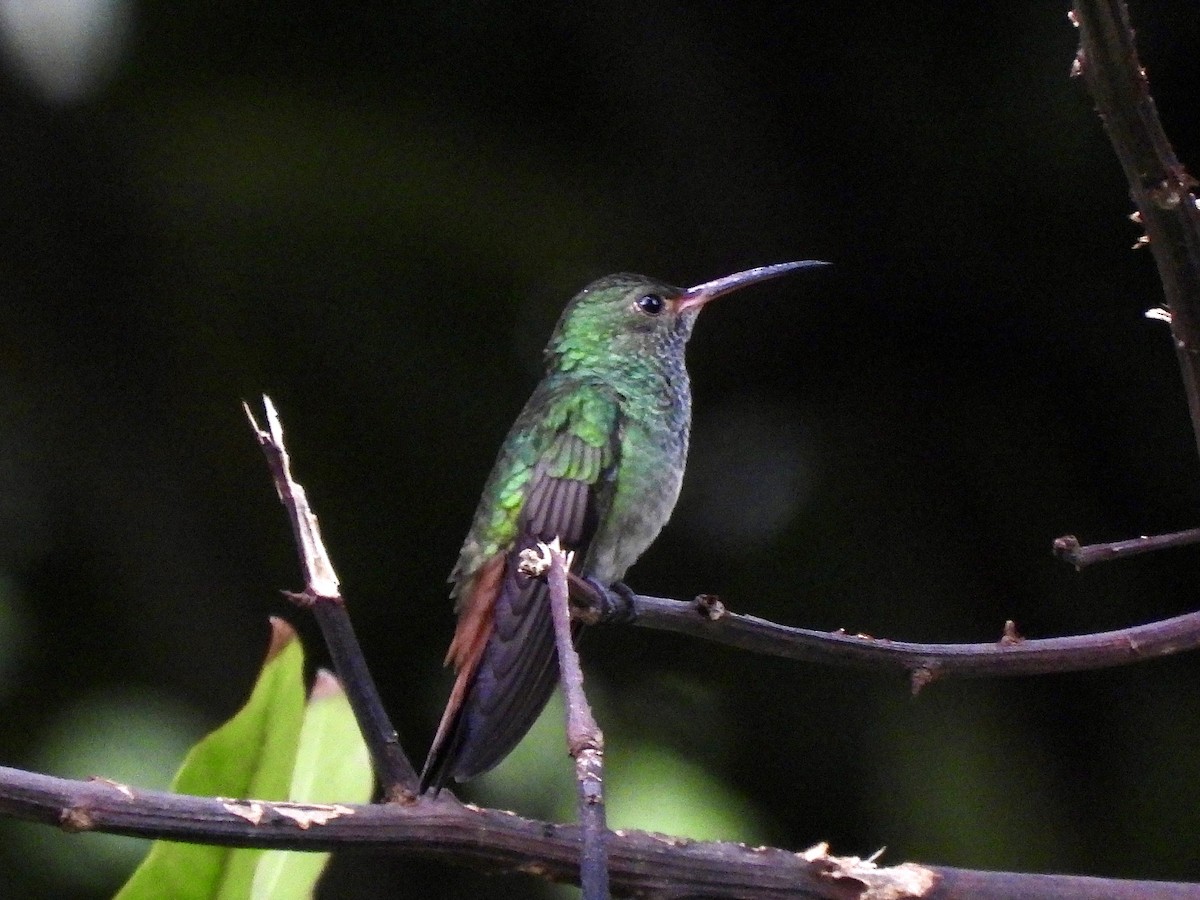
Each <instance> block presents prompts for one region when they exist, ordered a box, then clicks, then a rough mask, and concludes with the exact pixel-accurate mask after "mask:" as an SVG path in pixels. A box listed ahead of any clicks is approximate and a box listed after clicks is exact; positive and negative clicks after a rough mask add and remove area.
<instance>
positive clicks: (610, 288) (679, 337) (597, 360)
mask: <svg viewBox="0 0 1200 900" xmlns="http://www.w3.org/2000/svg"><path fill="white" fill-rule="evenodd" d="M825 265H828V263H824V262H821V261H819V260H813V259H805V260H799V261H797V262H786V263H778V264H776V265H773V266H759V267H758V268H756V269H747V270H746V271H744V272H737V273H735V274H733V275H726V276H725V277H724V278H717V279H714V280H713V281H706V282H704V283H703V284H698V285H696V286H695V287H690V288H680V287H673V286H672V285H669V284H664V283H663V282H661V281H656V280H655V279H653V278H648V277H646V276H645V275H630V274H626V273H621V274H617V275H606V276H605V277H604V278H601V279H599V280H597V281H593V282H592V283H591V284H589V285H588V286H587V287H585V288H584V289H583V290H582V291H580V292H579V293H578V294H576V295H575V296H574V297H573V298H571V302H570V303H568V304H567V308H566V309H564V310H563V313H562V315H561V316H560V317H559V320H558V324H557V325H556V326H555V328H554V334H553V335H552V336H551V338H550V343H549V344H547V346H546V356H547V360H548V362H550V363H551V364H552V365H553V366H556V367H557V368H559V369H561V370H563V371H569V370H572V369H583V368H588V367H603V366H604V363H605V362H606V361H614V362H618V363H623V364H626V365H627V364H628V363H629V362H630V361H632V360H638V359H662V358H664V357H669V356H671V355H675V356H678V355H679V354H681V353H682V351H683V347H684V345H686V344H687V340H688V338H689V337H691V334H692V326H693V325H695V323H696V316H697V315H699V313H700V310H701V309H703V308H704V306H705V304H707V303H708V302H709V301H710V300H715V299H716V298H717V297H720V296H722V295H724V294H728V293H731V292H733V291H736V290H738V289H739V288H743V287H746V286H747V285H750V284H754V283H756V282H759V281H765V280H767V279H768V278H776V277H778V276H779V275H783V274H785V273H786V272H791V271H794V270H796V269H804V268H809V267H812V266H825Z"/></svg>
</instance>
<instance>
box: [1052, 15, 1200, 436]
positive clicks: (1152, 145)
mask: <svg viewBox="0 0 1200 900" xmlns="http://www.w3.org/2000/svg"><path fill="white" fill-rule="evenodd" d="M1074 6H1075V9H1074V13H1073V15H1072V20H1073V21H1074V22H1075V24H1076V25H1077V26H1078V28H1079V53H1078V55H1077V56H1076V58H1075V67H1074V68H1073V69H1072V72H1073V73H1075V74H1079V75H1081V76H1082V77H1083V80H1084V83H1085V84H1086V85H1087V88H1088V91H1089V92H1090V93H1091V95H1092V98H1093V99H1094V100H1095V102H1096V112H1098V113H1099V114H1100V118H1101V120H1102V121H1103V122H1104V128H1105V130H1106V131H1107V132H1108V137H1109V140H1110V141H1112V145H1113V150H1114V151H1115V152H1116V155H1117V159H1118V160H1120V163H1121V168H1122V169H1124V171H1125V178H1126V179H1127V180H1128V182H1129V189H1130V194H1131V195H1132V197H1133V201H1134V203H1135V204H1137V209H1138V214H1139V218H1140V219H1141V222H1142V224H1143V226H1145V229H1146V237H1147V238H1149V244H1150V251H1151V252H1152V253H1153V254H1154V262H1155V263H1156V264H1157V266H1158V275H1159V278H1160V279H1161V280H1162V285H1163V293H1164V295H1165V297H1166V302H1167V310H1168V312H1169V318H1170V322H1171V334H1172V336H1173V337H1174V344H1175V354H1176V356H1177V358H1178V360H1179V366H1180V371H1181V374H1182V376H1183V385H1184V389H1185V391H1186V392H1187V400H1188V411H1189V412H1190V413H1191V417H1192V430H1193V431H1194V432H1195V435H1196V445H1197V448H1198V449H1200V357H1198V356H1197V354H1198V353H1200V210H1198V209H1197V207H1196V195H1195V193H1194V191H1193V188H1194V187H1195V186H1196V180H1195V179H1194V178H1192V176H1191V175H1189V174H1188V173H1187V172H1186V171H1185V170H1184V168H1183V166H1182V165H1181V164H1180V162H1179V160H1178V159H1177V158H1176V156H1175V151H1174V150H1173V149H1172V147H1171V142H1170V141H1168V140H1167V136H1166V133H1165V132H1164V131H1163V128H1162V124H1161V123H1160V122H1159V119H1158V109H1157V108H1156V107H1155V105H1154V98H1153V97H1151V96H1150V88H1149V82H1148V81H1147V79H1146V72H1145V70H1144V69H1143V68H1142V65H1141V62H1140V61H1139V59H1138V54H1137V46H1136V44H1135V42H1134V35H1133V28H1132V27H1131V25H1130V22H1129V10H1128V8H1127V6H1126V4H1125V3H1124V2H1121V0H1076V3H1075V5H1074Z"/></svg>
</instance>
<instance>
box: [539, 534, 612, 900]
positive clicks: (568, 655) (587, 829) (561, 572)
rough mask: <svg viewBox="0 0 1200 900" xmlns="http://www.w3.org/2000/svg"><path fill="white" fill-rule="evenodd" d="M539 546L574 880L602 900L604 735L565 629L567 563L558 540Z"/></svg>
mask: <svg viewBox="0 0 1200 900" xmlns="http://www.w3.org/2000/svg"><path fill="white" fill-rule="evenodd" d="M541 549H543V551H544V552H545V553H547V554H548V555H549V558H550V568H549V571H548V572H547V573H546V581H547V585H548V587H549V589H550V590H549V593H550V612H551V614H552V615H553V617H554V639H555V643H556V644H557V646H558V670H559V676H560V680H561V681H562V686H563V696H564V698H565V701H566V708H567V746H568V748H569V750H570V753H571V758H572V759H574V760H575V781H576V784H577V785H578V788H579V827H580V831H581V836H582V840H583V849H582V855H581V857H580V861H579V882H580V885H581V887H582V888H583V900H607V898H608V896H609V889H608V850H607V846H608V828H607V826H606V825H605V821H604V736H603V735H602V734H601V733H600V727H599V726H598V725H597V724H596V719H595V717H594V716H593V715H592V708H591V706H590V705H589V704H588V701H587V695H586V694H585V693H584V691H583V669H582V668H581V667H580V665H579V654H578V653H577V652H576V650H575V641H574V639H573V637H572V634H571V608H570V602H569V600H568V594H569V591H568V588H567V569H568V564H567V561H566V558H565V555H564V553H563V551H562V547H561V546H560V545H559V542H558V539H557V538H555V539H554V542H553V543H552V544H550V545H549V546H546V545H542V547H541Z"/></svg>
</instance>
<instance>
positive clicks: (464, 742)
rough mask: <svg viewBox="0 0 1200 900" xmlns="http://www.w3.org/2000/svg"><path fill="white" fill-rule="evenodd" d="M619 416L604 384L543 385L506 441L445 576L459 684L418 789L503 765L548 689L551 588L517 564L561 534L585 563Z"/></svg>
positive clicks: (602, 504) (554, 664)
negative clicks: (453, 613)
mask: <svg viewBox="0 0 1200 900" xmlns="http://www.w3.org/2000/svg"><path fill="white" fill-rule="evenodd" d="M619 409H620V407H619V403H618V400H617V397H616V395H615V394H613V393H612V392H611V390H609V389H608V388H606V387H604V386H603V385H599V384H583V385H581V384H579V383H578V382H575V383H559V384H555V383H547V382H543V384H542V385H540V386H539V388H538V390H537V391H535V392H534V395H533V397H531V398H530V400H529V403H527V404H526V407H525V410H524V411H523V412H522V414H521V415H520V416H519V417H518V418H517V421H516V423H515V424H514V426H513V428H512V431H510V433H509V435H508V438H507V439H506V440H505V443H504V449H503V450H502V451H501V454H500V457H499V459H497V461H496V465H495V467H494V468H493V470H492V475H491V477H490V478H489V479H488V484H487V486H486V487H485V489H484V494H483V498H482V500H481V501H480V505H479V509H478V510H477V511H476V515H475V523H474V526H473V527H472V529H471V533H470V534H469V535H468V537H467V540H466V541H465V542H464V544H463V550H462V553H461V554H460V557H459V562H458V565H457V566H456V567H455V571H454V573H453V574H452V575H451V580H453V581H454V582H455V586H456V589H455V593H456V594H457V597H458V616H459V618H458V626H457V628H456V629H455V633H454V639H453V641H452V642H451V644H450V649H449V651H448V652H447V654H446V661H447V663H450V662H453V663H454V667H455V671H456V678H455V682H454V687H453V689H452V690H451V694H450V700H449V702H448V703H447V705H446V711H445V712H444V713H443V715H442V720H441V723H440V724H439V725H438V730H437V734H436V736H435V737H434V740H433V746H432V748H431V749H430V751H429V757H428V759H427V760H426V762H425V768H424V770H423V772H422V774H421V789H422V790H423V791H424V790H426V789H428V788H429V787H433V788H434V790H435V791H436V790H439V789H440V788H441V787H442V786H443V785H444V784H445V783H446V782H447V781H448V780H450V779H451V778H454V779H456V780H458V781H465V780H467V779H469V778H473V777H474V776H476V775H479V774H481V773H483V772H486V771H487V770H488V769H491V768H492V767H493V766H495V765H496V764H497V763H499V762H500V760H502V759H503V758H504V757H505V756H507V755H508V753H509V751H511V750H512V748H513V747H515V746H516V744H517V743H518V742H519V741H520V740H521V738H522V737H524V736H525V733H526V732H527V731H528V730H529V728H530V727H531V726H532V725H533V722H534V720H535V719H537V717H538V715H539V714H540V713H541V711H542V709H543V708H544V707H545V705H546V701H547V700H549V698H550V695H551V694H552V693H553V691H554V686H555V684H556V683H557V681H558V655H557V651H556V649H555V643H554V628H553V621H552V618H551V614H550V601H549V595H548V591H547V588H546V584H545V582H544V581H542V580H540V579H530V578H529V577H527V576H525V575H522V574H521V573H520V572H519V571H518V567H517V562H518V557H519V555H520V553H521V551H522V550H524V549H526V548H528V547H533V546H536V545H537V543H538V542H539V541H545V542H549V541H551V540H553V539H554V538H556V537H557V538H559V540H560V541H561V542H562V545H563V547H564V548H565V549H568V550H575V551H576V557H575V564H574V568H575V569H576V570H579V569H581V568H584V566H585V563H586V555H587V554H586V550H587V545H588V542H589V541H590V540H591V537H592V535H593V534H594V533H595V530H596V524H597V522H598V521H599V517H600V516H602V515H603V513H604V510H605V509H606V507H607V504H608V503H609V502H610V500H611V488H612V485H613V481H614V477H615V472H616V468H617V462H618V459H617V456H618V448H619V446H620V442H619V431H620V422H619V419H620V415H619Z"/></svg>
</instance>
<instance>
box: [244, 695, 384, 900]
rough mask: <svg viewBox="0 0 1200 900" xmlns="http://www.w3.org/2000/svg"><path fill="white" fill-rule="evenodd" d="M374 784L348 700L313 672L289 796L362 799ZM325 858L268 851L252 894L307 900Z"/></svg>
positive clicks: (261, 898)
mask: <svg viewBox="0 0 1200 900" xmlns="http://www.w3.org/2000/svg"><path fill="white" fill-rule="evenodd" d="M373 786H374V780H373V778H372V775H371V760H370V756H369V754H368V752H367V745H366V744H365V743H364V742H363V739H362V734H361V732H360V731H359V729H358V723H357V722H355V720H354V712H353V710H351V708H350V703H349V702H348V701H347V700H346V695H345V693H343V691H342V688H341V685H340V684H338V682H337V679H336V678H334V677H333V675H331V674H330V673H328V672H325V671H321V672H318V673H317V678H316V681H315V682H314V683H313V689H312V694H311V695H310V697H309V701H308V708H307V709H306V710H305V712H304V726H303V727H302V728H301V729H300V749H299V752H298V753H297V754H296V768H295V771H294V772H293V773H292V788H291V792H290V797H291V799H292V800H295V801H299V802H303V803H366V802H367V801H368V800H370V799H371V789H372V787H373ZM329 856H330V854H328V853H299V852H295V851H289V850H270V851H267V852H266V853H264V854H263V855H262V856H261V857H260V858H259V860H258V865H257V868H256V871H255V873H254V884H253V889H252V892H251V897H252V898H253V900H307V898H309V897H311V896H312V895H313V890H314V888H315V887H316V883H317V879H318V878H319V877H320V875H321V872H322V870H323V869H324V868H325V865H326V863H328V861H329Z"/></svg>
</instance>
